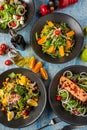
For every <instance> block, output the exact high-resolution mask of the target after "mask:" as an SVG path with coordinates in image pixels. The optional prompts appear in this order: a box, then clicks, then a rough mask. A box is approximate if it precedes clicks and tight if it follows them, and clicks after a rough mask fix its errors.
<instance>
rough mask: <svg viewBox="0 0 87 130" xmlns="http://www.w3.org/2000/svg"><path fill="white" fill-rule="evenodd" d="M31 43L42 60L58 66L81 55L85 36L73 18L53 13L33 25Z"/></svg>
mask: <svg viewBox="0 0 87 130" xmlns="http://www.w3.org/2000/svg"><path fill="white" fill-rule="evenodd" d="M68 34H69V35H68ZM30 41H31V45H32V48H33V50H34V52H35V53H36V54H37V55H38V56H39V57H40V58H41V59H43V60H44V61H47V62H50V63H53V64H58V63H65V62H68V61H70V60H72V59H74V58H75V57H76V56H78V55H79V53H80V51H81V48H82V46H83V41H84V35H83V31H82V28H81V25H80V24H79V22H78V21H77V20H76V19H74V18H73V17H72V16H70V15H67V14H64V13H58V12H53V13H51V14H48V15H46V16H43V17H41V18H40V19H39V20H38V21H37V22H36V23H35V24H34V25H33V27H32V29H31V33H30ZM69 42H70V43H69ZM68 43H69V44H68ZM68 45H70V46H68ZM67 48H68V49H67Z"/></svg>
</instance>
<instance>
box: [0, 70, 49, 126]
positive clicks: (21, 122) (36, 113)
mask: <svg viewBox="0 0 87 130" xmlns="http://www.w3.org/2000/svg"><path fill="white" fill-rule="evenodd" d="M11 72H15V73H21V74H23V75H25V76H26V77H28V78H29V79H30V80H31V81H33V82H34V81H35V82H36V83H37V85H38V86H39V90H40V92H41V95H40V98H39V102H38V107H36V108H34V109H33V110H31V111H30V114H29V117H28V118H26V119H23V118H20V119H17V120H12V121H7V118H6V114H5V112H2V111H0V123H2V124H3V125H5V126H8V127H11V128H21V127H24V126H27V125H30V124H32V123H33V122H35V121H36V120H37V119H38V118H39V117H40V115H41V114H42V112H43V111H44V108H45V105H46V100H47V98H46V90H45V86H44V84H43V82H42V81H41V80H40V79H39V78H38V76H37V75H36V74H35V73H33V72H31V71H30V70H28V69H24V68H13V69H10V70H7V71H5V72H3V73H2V74H1V75H0V88H1V87H2V82H3V81H4V79H5V78H6V77H7V75H8V74H10V73H11Z"/></svg>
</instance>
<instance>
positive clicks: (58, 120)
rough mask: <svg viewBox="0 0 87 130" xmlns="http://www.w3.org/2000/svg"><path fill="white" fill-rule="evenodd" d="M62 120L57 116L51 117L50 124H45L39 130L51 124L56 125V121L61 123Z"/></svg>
mask: <svg viewBox="0 0 87 130" xmlns="http://www.w3.org/2000/svg"><path fill="white" fill-rule="evenodd" d="M60 121H61V120H60V119H59V118H58V117H55V118H53V119H51V121H50V122H49V123H48V124H46V125H45V126H43V127H41V128H39V129H38V130H42V129H43V128H45V127H48V126H50V125H54V124H56V123H59V122H60Z"/></svg>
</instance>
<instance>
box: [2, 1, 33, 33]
mask: <svg viewBox="0 0 87 130" xmlns="http://www.w3.org/2000/svg"><path fill="white" fill-rule="evenodd" d="M21 1H23V2H25V3H26V4H27V5H28V7H27V8H28V11H27V13H26V20H25V23H24V25H23V26H20V27H18V28H17V29H15V30H16V31H19V30H22V29H23V28H24V27H26V26H27V25H28V24H29V23H30V21H31V19H32V18H33V16H34V13H35V4H34V0H21ZM8 31H9V29H1V28H0V32H1V33H8Z"/></svg>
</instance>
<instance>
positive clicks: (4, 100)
mask: <svg viewBox="0 0 87 130" xmlns="http://www.w3.org/2000/svg"><path fill="white" fill-rule="evenodd" d="M39 97H40V91H39V87H38V85H37V84H36V82H32V81H31V80H30V79H29V78H27V77H26V76H24V75H23V74H20V73H14V72H12V73H10V74H9V75H8V76H7V78H6V79H5V81H4V82H3V87H2V88H1V89H0V110H1V111H5V112H6V115H7V120H8V121H11V120H12V119H18V118H20V117H23V119H25V118H27V117H28V116H29V112H30V111H31V110H32V108H34V107H37V106H38V100H39Z"/></svg>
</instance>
